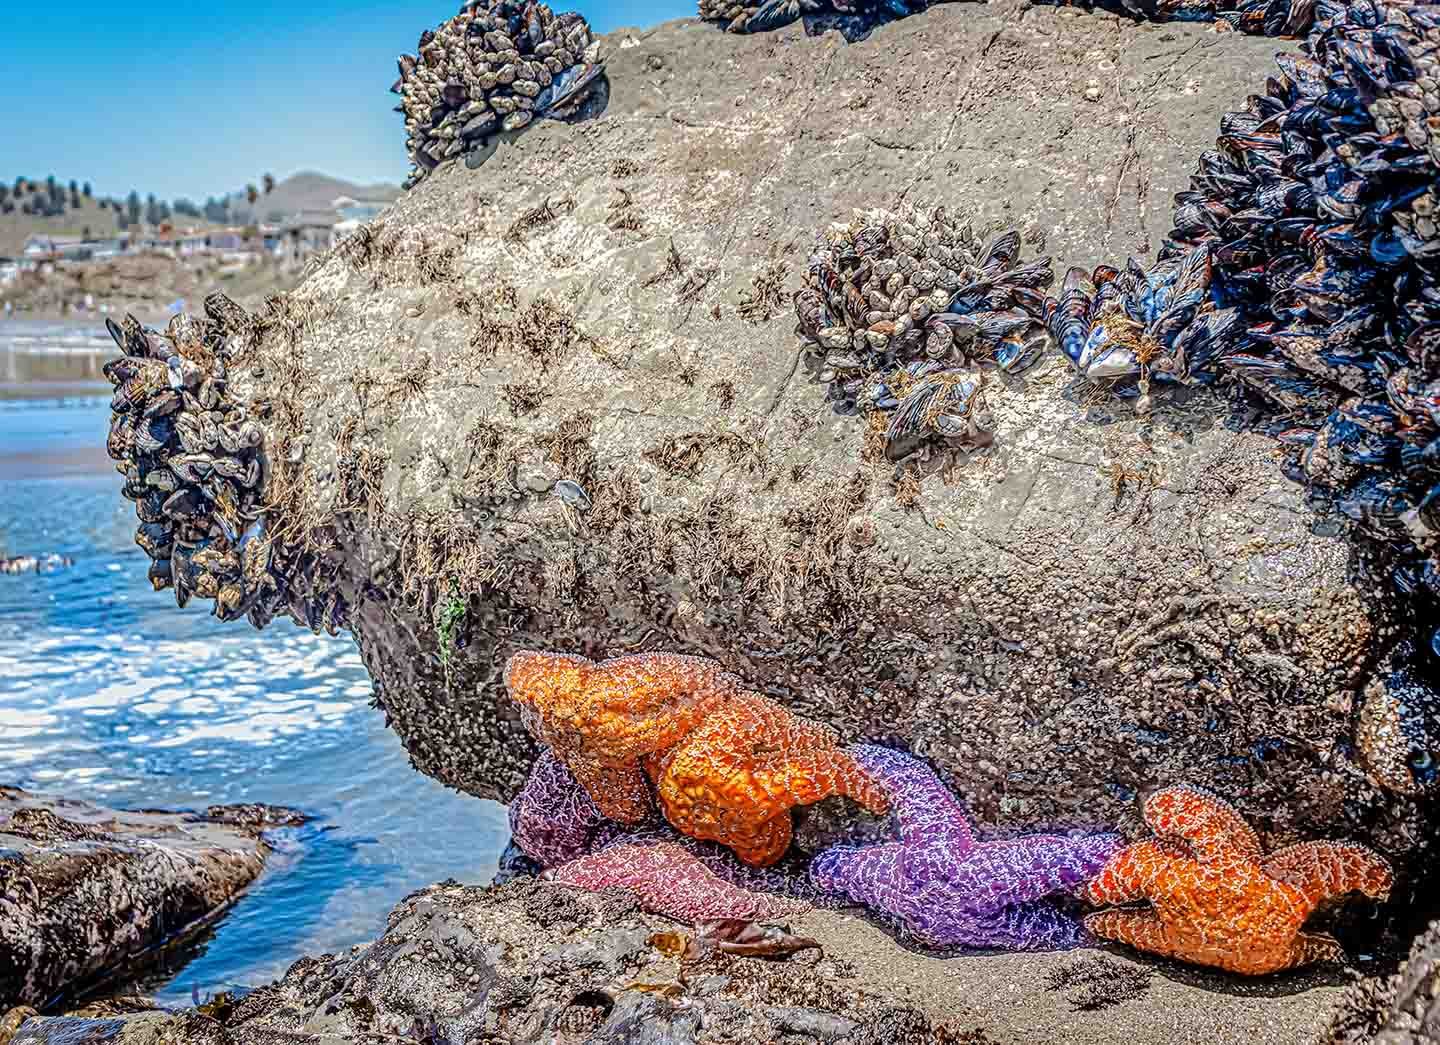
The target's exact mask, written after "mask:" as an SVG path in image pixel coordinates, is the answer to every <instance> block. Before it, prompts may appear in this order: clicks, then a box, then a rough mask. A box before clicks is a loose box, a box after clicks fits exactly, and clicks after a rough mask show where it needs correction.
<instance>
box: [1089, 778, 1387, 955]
mask: <svg viewBox="0 0 1440 1045" xmlns="http://www.w3.org/2000/svg"><path fill="white" fill-rule="evenodd" d="M1145 822H1146V823H1147V824H1149V825H1150V828H1151V830H1153V831H1154V832H1155V834H1156V836H1157V837H1155V838H1152V839H1147V840H1145V841H1142V842H1137V843H1135V844H1134V845H1130V846H1127V847H1125V848H1124V849H1122V850H1121V851H1120V852H1118V853H1116V854H1115V855H1114V856H1113V857H1111V859H1110V861H1109V862H1108V863H1107V864H1106V865H1105V867H1104V869H1103V870H1101V872H1100V873H1099V874H1098V875H1096V877H1095V878H1094V879H1093V880H1091V882H1090V883H1089V884H1088V885H1087V886H1086V889H1085V893H1084V895H1085V896H1086V897H1087V898H1088V899H1090V900H1091V901H1093V902H1094V903H1097V904H1120V903H1129V902H1131V901H1134V900H1141V899H1145V900H1149V901H1150V902H1151V904H1152V905H1153V908H1152V909H1150V910H1115V911H1101V912H1099V913H1097V914H1092V915H1090V916H1088V917H1087V918H1086V919H1085V925H1086V928H1088V929H1089V930H1090V931H1091V932H1093V933H1094V934H1095V935H1096V936H1102V937H1105V938H1107V939H1111V940H1119V941H1121V942H1122V943H1128V944H1130V945H1132V946H1134V947H1138V948H1139V949H1140V950H1142V951H1151V952H1153V953H1155V954H1163V955H1165V956H1167V957H1170V958H1178V959H1180V960H1181V961H1187V962H1193V963H1195V964H1197V965H1213V966H1215V967H1217V968H1220V969H1225V970H1227V971H1229V972H1234V973H1241V974H1243V975H1247V976H1260V975H1263V974H1265V973H1269V972H1275V971H1277V970H1280V969H1289V968H1294V967H1296V966H1300V965H1306V964H1309V963H1310V962H1316V961H1333V960H1339V959H1343V957H1344V952H1343V951H1342V950H1341V949H1340V945H1339V944H1338V943H1337V942H1336V941H1335V939H1334V938H1333V937H1331V936H1328V935H1325V934H1323V933H1306V932H1302V931H1301V927H1302V926H1303V925H1304V924H1305V919H1306V918H1308V917H1309V916H1310V914H1311V912H1313V911H1314V910H1315V907H1316V906H1317V905H1318V904H1319V903H1320V902H1321V901H1322V900H1325V899H1327V898H1329V897H1335V896H1342V895H1344V894H1345V893H1348V892H1351V891H1352V890H1358V891H1359V892H1362V893H1364V894H1365V895H1366V896H1370V897H1373V898H1375V899H1377V900H1378V899H1384V898H1385V897H1386V896H1387V895H1389V892H1390V886H1391V884H1392V882H1393V881H1394V874H1393V872H1392V871H1391V869H1390V864H1389V863H1388V862H1387V861H1386V860H1385V859H1384V858H1383V857H1382V856H1380V855H1379V854H1377V853H1375V852H1373V851H1371V850H1370V849H1367V848H1366V847H1364V846H1362V845H1356V844H1354V843H1350V842H1301V843H1300V844H1298V845H1292V846H1289V847H1287V848H1285V849H1280V850H1277V851H1276V852H1274V853H1271V854H1270V855H1269V856H1265V855H1264V854H1263V853H1262V852H1261V849H1260V841H1259V839H1258V838H1257V837H1256V835H1255V832H1254V830H1252V829H1251V827H1250V825H1249V824H1247V823H1246V822H1245V821H1244V820H1243V819H1242V818H1241V817H1240V814H1239V813H1237V812H1236V811H1235V810H1234V809H1232V808H1231V807H1230V806H1229V805H1228V804H1227V803H1226V802H1225V801H1224V800H1223V799H1221V798H1219V797H1217V796H1215V795H1212V794H1210V793H1209V792H1207V791H1203V790H1201V789H1200V788H1196V787H1189V786H1184V785H1181V786H1176V787H1167V788H1165V789H1164V790H1161V791H1157V792H1155V794H1153V795H1151V796H1150V798H1149V799H1147V800H1146V802H1145Z"/></svg>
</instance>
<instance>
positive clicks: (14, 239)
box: [0, 198, 115, 258]
mask: <svg viewBox="0 0 1440 1045" xmlns="http://www.w3.org/2000/svg"><path fill="white" fill-rule="evenodd" d="M87 228H88V229H89V230H90V234H91V235H92V236H113V235H114V234H115V212H114V211H113V210H111V209H110V208H109V207H101V205H100V201H99V200H95V199H86V198H82V199H81V200H80V208H79V209H78V210H74V209H71V208H69V207H67V208H66V210H65V213H63V214H58V215H56V216H55V217H53V218H50V217H45V216H43V215H39V214H24V213H21V212H20V211H19V210H14V211H11V212H10V213H9V214H0V258H13V257H15V256H16V255H18V254H19V253H20V251H21V250H22V249H24V247H25V241H26V240H27V239H29V238H30V237H31V235H33V234H34V233H37V232H41V233H46V234H48V235H51V236H79V235H82V234H83V233H84V232H85V230H86V229H87Z"/></svg>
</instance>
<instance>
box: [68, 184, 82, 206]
mask: <svg viewBox="0 0 1440 1045" xmlns="http://www.w3.org/2000/svg"><path fill="white" fill-rule="evenodd" d="M70 184H71V186H72V188H71V189H70V209H71V210H79V209H80V194H79V193H78V192H76V191H75V189H74V188H73V186H74V184H75V183H74V182H73V181H72V182H71V183H70Z"/></svg>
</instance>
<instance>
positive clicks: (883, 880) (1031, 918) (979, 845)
mask: <svg viewBox="0 0 1440 1045" xmlns="http://www.w3.org/2000/svg"><path fill="white" fill-rule="evenodd" d="M851 750H852V751H853V752H854V754H855V759H856V761H857V762H858V763H859V765H860V766H861V768H862V769H864V770H865V771H866V772H867V773H868V774H869V775H870V776H871V778H873V779H875V780H878V781H879V782H880V783H881V784H882V785H883V786H884V787H885V789H886V791H887V792H889V795H890V803H891V808H892V810H893V817H894V821H895V825H896V828H897V829H898V834H899V839H898V841H894V842H886V843H882V844H880V845H870V846H849V845H837V846H832V847H830V848H829V849H826V850H825V851H824V852H822V853H820V854H819V855H818V856H817V857H816V858H815V862H814V863H812V864H811V865H810V877H811V879H812V880H813V881H814V882H815V883H816V884H817V885H819V886H820V887H821V888H822V889H826V890H830V891H833V892H839V893H844V894H845V895H847V896H849V897H850V898H851V899H853V900H857V901H859V902H861V903H863V904H865V905H866V906H868V907H871V908H873V909H874V910H876V911H878V912H880V913H881V914H882V915H884V916H885V917H887V918H888V919H889V920H891V921H893V922H895V923H896V924H898V925H899V926H900V927H901V928H902V929H903V930H904V931H905V932H907V933H909V934H910V935H911V936H913V937H915V938H916V939H917V940H919V941H920V942H922V943H925V944H928V945H930V946H934V947H954V946H965V947H1008V948H1014V949H1018V950H1057V949H1061V948H1065V947H1073V946H1077V945H1078V944H1080V943H1082V942H1083V941H1084V931H1083V929H1082V928H1081V926H1080V923H1079V922H1078V921H1076V920H1075V919H1074V918H1071V917H1070V916H1069V915H1067V914H1065V913H1064V912H1063V911H1061V910H1060V909H1059V908H1057V907H1055V906H1053V905H1051V904H1048V903H1046V902H1044V901H1043V899H1042V898H1043V897H1045V896H1047V895H1049V894H1051V893H1055V892H1060V891H1062V890H1072V889H1075V888H1076V887H1078V886H1080V885H1082V884H1084V883H1085V881H1086V880H1087V879H1089V877H1090V876H1091V875H1092V874H1094V873H1095V871H1096V870H1097V869H1099V868H1100V867H1101V866H1102V865H1103V864H1104V863H1105V861H1106V859H1107V858H1109V856H1110V855H1111V854H1112V853H1113V852H1115V850H1116V849H1118V848H1119V846H1120V838H1119V836H1117V835H1110V834H1090V835H1080V836H1074V837H1072V836H1066V835H1028V836H1023V837H1019V838H1008V839H997V840H994V841H988V842H982V841H978V840H977V839H976V838H975V835H974V833H973V831H972V830H971V827H970V823H969V820H968V819H967V817H966V812H965V807H964V806H963V805H962V804H961V803H960V801H959V800H958V799H957V798H956V797H955V796H954V794H952V793H951V791H950V789H949V788H947V787H946V786H945V785H944V783H942V782H941V781H940V779H939V778H938V777H937V776H936V775H935V772H934V771H933V770H932V769H931V768H930V767H929V766H928V765H926V764H925V763H924V762H922V761H921V760H919V759H917V758H915V757H913V756H911V755H907V754H905V753H904V752H900V751H894V750H891V749H889V748H883V747H875V746H872V745H868V744H862V745H858V746H856V747H854V748H852V749H851Z"/></svg>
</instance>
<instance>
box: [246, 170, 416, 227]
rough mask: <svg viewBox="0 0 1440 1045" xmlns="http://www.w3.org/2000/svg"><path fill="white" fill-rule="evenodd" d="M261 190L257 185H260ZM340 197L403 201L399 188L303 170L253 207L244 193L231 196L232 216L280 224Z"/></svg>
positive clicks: (322, 207)
mask: <svg viewBox="0 0 1440 1045" xmlns="http://www.w3.org/2000/svg"><path fill="white" fill-rule="evenodd" d="M257 187H258V185H257ZM337 196H353V197H355V198H356V199H367V200H376V199H378V200H395V199H399V198H400V186H398V185H387V184H381V185H356V184H355V183H354V182H349V181H345V180H344V179H342V178H332V177H330V176H329V175H328V174H318V173H316V172H315V171H301V172H300V173H298V174H292V175H290V177H288V178H286V179H285V180H284V181H280V182H277V183H276V184H275V188H274V189H272V190H271V191H270V193H269V194H268V195H262V196H261V197H260V198H259V199H258V200H256V201H255V206H254V208H251V206H250V204H249V203H247V202H246V200H245V193H244V192H236V193H231V194H230V196H229V200H230V213H231V214H234V215H236V216H237V218H238V220H239V221H242V222H250V221H278V220H280V219H282V218H286V217H289V216H290V215H292V214H294V213H295V212H296V211H301V210H321V209H324V208H326V207H329V206H330V203H331V201H332V200H334V199H335V198H336V197H337Z"/></svg>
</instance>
